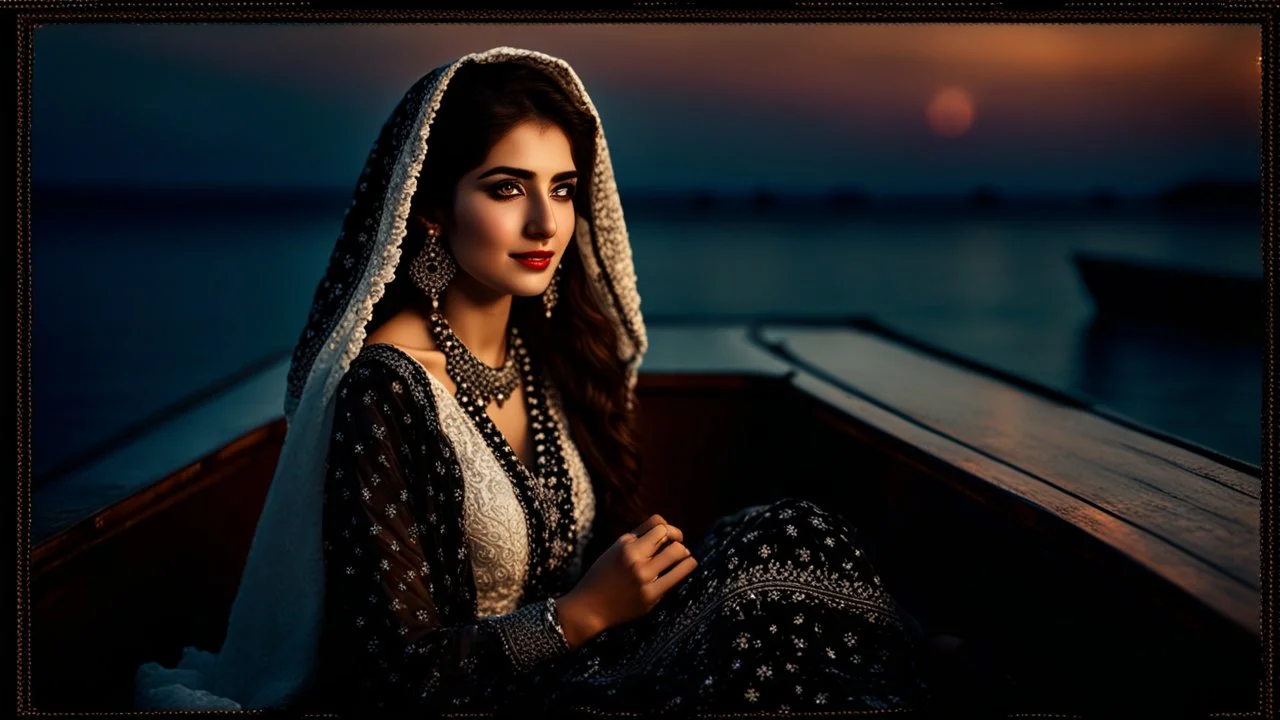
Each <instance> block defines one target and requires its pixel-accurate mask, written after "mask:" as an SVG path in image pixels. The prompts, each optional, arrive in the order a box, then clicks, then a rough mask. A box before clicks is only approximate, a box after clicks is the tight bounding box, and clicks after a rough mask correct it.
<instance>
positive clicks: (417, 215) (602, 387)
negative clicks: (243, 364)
mask: <svg viewBox="0 0 1280 720" xmlns="http://www.w3.org/2000/svg"><path fill="white" fill-rule="evenodd" d="M530 120H532V121H537V122H546V123H550V124H552V125H555V126H557V127H559V128H560V130H561V131H563V132H564V134H565V135H566V136H567V137H568V139H569V145H570V148H571V151H572V154H573V160H574V165H575V166H576V167H577V169H578V173H579V177H578V189H577V192H576V193H575V194H574V199H573V205H574V211H575V213H576V214H577V216H578V217H583V218H586V219H587V220H588V221H591V220H592V215H591V199H590V198H591V190H592V188H591V184H590V181H591V176H592V169H593V168H594V167H595V152H596V147H595V135H596V121H595V118H594V117H593V116H592V114H591V113H590V112H589V111H588V110H586V109H585V108H583V107H580V106H578V105H577V104H576V103H575V102H574V101H573V99H572V98H570V97H569V95H568V94H567V93H566V92H565V90H564V89H563V88H562V87H561V86H560V84H559V83H558V82H557V81H556V80H554V79H553V78H551V77H549V76H548V75H546V74H545V73H543V72H542V71H540V70H538V69H537V68H535V67H532V66H530V65H527V64H524V63H519V62H496V63H468V64H466V65H463V66H462V67H459V68H458V69H457V70H456V71H455V73H454V75H453V78H452V79H451V80H450V81H449V87H448V89H447V91H446V92H445V100H444V102H442V103H441V105H440V109H439V110H438V111H437V113H436V115H435V118H434V119H433V120H432V123H431V132H430V135H429V137H428V146H427V156H426V159H425V160H424V162H423V166H422V172H421V173H420V174H419V177H418V188H417V190H416V191H415V193H414V197H413V201H412V207H411V209H410V217H409V223H408V228H407V231H406V235H405V238H404V241H403V243H402V245H401V256H400V257H401V259H400V263H399V265H398V267H397V270H396V279H395V280H394V281H393V282H391V283H390V284H388V285H387V287H386V292H385V294H384V296H383V298H382V300H380V301H379V302H378V303H377V305H376V306H375V307H374V314H373V319H372V320H371V321H370V325H369V329H370V331H372V329H373V328H374V327H376V326H378V325H381V324H382V323H383V322H385V321H386V319H387V318H389V317H391V316H392V315H394V314H395V313H396V312H398V311H399V310H400V309H401V308H403V307H404V306H405V305H406V304H408V303H411V302H413V301H415V300H420V299H421V291H419V290H418V289H417V288H416V287H415V286H414V284H413V281H412V280H411V279H409V277H408V274H409V273H408V266H409V264H410V261H411V260H412V259H413V258H414V257H415V256H416V254H417V253H418V252H420V251H421V249H422V247H423V244H424V243H425V242H426V234H425V225H424V223H423V220H424V219H426V218H431V219H432V220H434V221H437V222H440V223H441V224H442V225H443V226H444V232H445V234H446V236H447V235H448V234H449V233H450V231H451V230H452V227H451V225H452V208H453V203H454V199H455V193H456V190H457V186H458V182H459V181H460V180H461V179H462V176H463V175H465V174H466V173H468V172H470V171H471V170H474V169H475V168H477V167H479V166H480V164H481V163H482V162H484V159H485V157H487V156H488V154H489V151H490V150H491V149H492V148H493V146H494V145H496V144H497V142H498V141H499V140H500V139H501V138H502V137H503V136H504V135H506V134H507V132H509V131H510V130H511V129H512V128H514V127H515V126H516V125H519V124H520V123H523V122H526V121H530ZM581 250H582V249H581V248H579V247H578V243H576V242H571V243H569V247H568V249H567V250H566V252H565V254H564V257H563V258H561V261H560V280H559V283H560V286H559V292H560V299H559V302H558V303H557V305H556V308H555V311H554V312H553V313H552V317H551V318H550V319H547V318H546V316H545V311H544V310H543V305H542V299H541V298H540V297H527V298H525V297H516V298H514V299H513V302H512V308H511V314H512V322H515V323H516V324H517V326H518V327H519V328H520V330H521V333H522V334H523V336H524V338H525V342H526V344H527V345H528V347H529V350H530V351H531V352H532V353H533V354H534V356H535V357H537V358H539V359H541V362H542V363H543V364H545V365H546V367H547V371H548V373H549V374H550V376H551V379H552V381H553V382H554V383H555V385H556V387H557V388H558V389H559V390H560V395H561V398H562V400H563V402H564V408H565V414H566V415H567V417H568V421H569V427H570V432H571V434H572V436H573V440H574V443H575V444H576V445H577V447H578V450H579V452H580V453H581V455H582V461H583V464H585V465H586V468H587V472H588V473H589V474H590V475H591V478H592V481H593V482H592V485H593V489H594V490H595V494H596V499H597V514H596V521H595V523H594V534H595V541H594V542H593V543H592V545H593V549H592V550H591V552H592V553H595V552H598V551H599V543H601V542H605V543H608V542H612V540H613V539H615V538H616V537H617V536H618V535H620V534H622V533H624V532H627V531H629V530H631V529H633V528H634V527H635V526H636V525H637V524H639V522H640V521H641V520H642V519H643V518H642V517H641V514H642V513H641V510H640V508H639V507H638V505H637V493H638V490H639V486H640V453H639V443H638V438H637V435H638V431H637V417H636V411H635V410H634V409H632V410H628V405H629V401H630V400H631V397H630V390H629V389H628V387H627V373H626V367H625V365H624V364H623V362H622V361H621V360H619V359H618V355H617V347H618V331H617V329H616V328H615V327H614V325H613V323H611V322H610V321H609V318H608V316H607V315H605V313H604V311H603V309H602V307H601V304H600V303H601V300H600V299H599V298H597V297H596V296H595V294H594V292H593V291H592V288H591V285H590V284H589V283H588V281H587V272H586V268H585V266H584V265H583V262H582V257H581V255H580V254H579V252H580V251H581ZM631 405H632V407H634V403H631Z"/></svg>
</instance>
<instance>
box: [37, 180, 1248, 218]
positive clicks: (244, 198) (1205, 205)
mask: <svg viewBox="0 0 1280 720" xmlns="http://www.w3.org/2000/svg"><path fill="white" fill-rule="evenodd" d="M352 190H353V189H352V188H342V187H257V188H254V187H202V188H198V187H185V188H184V187H162V188H157V187H145V186H127V185H119V184H114V185H113V184H107V183H99V184H87V183H86V184H57V185H55V184H39V185H34V186H33V187H32V198H33V204H34V205H35V208H34V209H35V210H36V211H37V212H39V211H40V209H41V206H42V205H43V203H71V204H73V205H74V206H75V207H76V208H77V209H86V208H94V207H99V206H104V205H105V206H110V207H115V206H118V205H120V204H127V205H136V206H139V207H140V208H143V207H145V208H153V207H155V206H157V205H160V206H166V207H168V208H170V209H173V210H179V209H183V208H191V209H195V208H208V207H211V206H221V207H223V208H224V209H228V210H232V211H236V210H238V211H241V212H243V211H252V210H260V209H272V210H289V209H298V210H311V209H332V208H335V207H336V208H343V207H345V206H346V204H347V203H348V202H349V201H350V198H351V195H352ZM619 193H620V194H621V196H622V198H623V207H624V209H627V210H632V211H644V212H646V213H648V212H661V213H670V214H672V215H675V216H679V217H696V216H707V217H722V216H724V215H725V214H726V213H732V214H736V215H743V214H747V215H750V216H769V215H774V214H776V213H781V212H792V211H806V212H812V213H818V214H821V215H832V216H839V215H862V214H879V213H880V212H890V213H896V212H901V211H904V210H911V209H917V208H929V209H931V210H939V211H941V210H952V211H960V212H964V213H975V212H978V213H981V212H995V213H998V212H999V211H1013V212H1018V211H1025V210H1035V211H1043V210H1064V211H1071V212H1076V213H1078V212H1080V211H1086V212H1089V213H1090V214H1093V213H1111V212H1120V211H1131V210H1136V211H1152V210H1155V211H1162V212H1163V211H1175V212H1182V211H1192V212H1195V211H1213V212H1222V211H1227V212H1231V213H1232V214H1233V215H1234V214H1235V213H1237V212H1239V213H1241V217H1244V215H1245V214H1247V213H1249V212H1251V211H1252V212H1260V210H1261V204H1260V197H1261V196H1260V194H1259V184H1258V183H1248V182H1241V183H1232V182H1189V183H1183V184H1180V185H1175V186H1172V187H1170V188H1169V189H1167V190H1164V191H1161V192H1159V193H1154V194H1149V195H1125V196H1122V195H1118V194H1115V193H1112V192H1109V191H1106V190H1099V191H1095V192H1093V193H1090V194H1087V195H1066V194H1062V195H1038V196H1037V195H1017V194H1006V193H1003V192H1001V191H1000V190H998V189H995V188H989V187H983V188H976V189H974V190H973V191H971V192H969V193H964V194H918V195H906V194H871V193H866V192H863V191H860V190H857V189H851V188H838V187H836V188H828V189H822V190H814V191H805V190H788V191H780V190H779V191H775V190H769V189H758V190H753V191H740V192H724V193H712V192H710V191H708V190H705V189H698V188H689V189H680V190H671V189H669V188H668V189H662V190H656V189H650V188H640V187H636V188H620V189H619Z"/></svg>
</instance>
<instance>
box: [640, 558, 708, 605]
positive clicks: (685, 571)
mask: <svg viewBox="0 0 1280 720" xmlns="http://www.w3.org/2000/svg"><path fill="white" fill-rule="evenodd" d="M696 567H698V560H697V558H695V557H694V556H692V555H690V556H689V557H687V558H685V559H684V560H681V561H680V562H679V563H676V565H675V567H673V568H671V570H670V571H668V572H667V574H666V575H663V576H661V577H659V578H658V579H657V580H654V581H653V583H652V584H651V585H650V587H652V588H653V592H655V593H656V594H657V596H658V597H662V596H663V595H666V594H667V591H669V590H670V589H671V588H673V587H675V584H676V583H678V582H680V581H681V580H683V579H685V578H686V577H688V576H689V573H691V572H693V570H694V568H696Z"/></svg>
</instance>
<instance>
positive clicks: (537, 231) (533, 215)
mask: <svg viewBox="0 0 1280 720" xmlns="http://www.w3.org/2000/svg"><path fill="white" fill-rule="evenodd" d="M557 229H559V227H558V226H557V224H556V214H555V211H554V209H553V208H552V207H551V202H550V201H549V200H547V199H546V198H543V199H541V200H535V201H534V202H532V203H530V204H529V219H528V223H527V224H526V225H525V232H526V233H527V234H528V235H529V236H530V237H534V238H538V239H544V238H549V237H555V234H556V230H557Z"/></svg>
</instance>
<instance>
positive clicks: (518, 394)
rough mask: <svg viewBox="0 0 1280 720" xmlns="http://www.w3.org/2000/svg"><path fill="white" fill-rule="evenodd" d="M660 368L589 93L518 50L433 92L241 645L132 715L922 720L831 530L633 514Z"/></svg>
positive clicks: (778, 516)
mask: <svg viewBox="0 0 1280 720" xmlns="http://www.w3.org/2000/svg"><path fill="white" fill-rule="evenodd" d="M446 90H447V92H446ZM646 347H647V340H646V336H645V330H644V324H643V320H642V318H641V315H640V310H639V295H638V294H637V292H636V284H635V274H634V270H633V267H632V262H631V252H630V248H629V245H628V239H627V233H626V228H625V225H624V223H623V218H622V210H621V205H620V202H619V199H618V195H617V191H616V186H615V185H614V181H613V174H612V169H611V165H610V160H609V155H608V150H607V147H606V145H605V141H604V135H603V131H602V130H601V128H600V125H599V118H598V115H597V114H596V112H595V109H594V107H593V105H592V104H591V101H590V99H589V98H588V96H587V94H586V92H585V90H584V89H583V87H582V84H581V82H580V81H579V80H578V78H577V76H576V74H575V73H574V72H573V70H572V69H571V68H570V67H569V66H568V65H567V64H566V63H564V62H563V61H561V60H558V59H556V58H552V57H549V56H547V55H544V54H541V53H536V52H531V51H525V50H517V49H513V48H505V47H504V48H495V49H493V50H490V51H487V52H484V53H478V54H474V55H468V56H465V57H463V58H460V59H459V60H457V61H455V62H453V63H451V64H449V65H446V66H443V67H441V68H438V69H436V70H435V71H433V72H432V73H430V74H428V75H427V76H425V77H424V78H422V79H421V80H420V81H419V82H418V83H417V84H416V85H415V86H414V87H413V88H411V89H410V90H409V92H408V93H407V94H406V95H405V97H404V99H403V100H402V102H401V103H400V105H399V106H398V107H397V109H396V111H395V112H394V113H393V115H392V117H391V118H390V120H389V121H388V122H387V124H386V125H385V127H384V129H383V131H382V134H381V136H380V137H379V138H378V141H377V142H376V143H375V144H374V146H373V149H372V151H371V152H370V154H369V159H368V162H367V164H366V166H365V169H364V172H363V173H362V175H361V178H360V181H359V184H358V188H357V190H356V194H355V198H354V200H353V201H352V205H351V207H350V208H349V210H348V213H347V217H346V219H345V221H344V226H343V232H342V234H341V235H340V236H339V239H338V244H337V246H336V247H335V249H334V251H333V253H332V255H331V258H330V264H329V268H328V271H327V274H326V277H325V278H324V280H323V281H322V282H321V283H320V286H319V287H318V289H317V292H316V295H315V298H314V302H313V307H312V312H311V316H310V318H309V322H308V325H307V327H306V329H305V330H304V331H303V334H302V337H301V338H300V341H299V343H298V345H297V348H296V350H295V354H294V358H293V366H292V368H291V372H290V378H289V381H290V384H289V393H288V398H287V401H286V414H287V417H288V418H289V420H290V426H289V435H288V437H287V438H286V443H285V449H284V452H283V454H282V457H281V461H280V465H279V467H278V468H277V476H276V478H275V479H274V480H273V484H272V489H271V492H270V494H269V496H268V498H267V503H266V507H265V508H264V512H263V515H262V518H261V520H260V521H259V529H258V533H257V535H256V536H255V539H254V545H253V548H252V550H251V553H250V558H249V562H248V565H247V567H246V571H245V576H244V579H243V580H242V583H241V588H240V592H239V594H238V596H237V599H236V603H235V605H234V607H233V609H232V617H231V623H230V627H229V631H228V636H227V640H226V642H225V643H224V646H223V648H222V649H221V651H220V652H219V653H218V654H217V655H212V654H209V653H202V652H200V651H198V650H195V649H192V648H188V650H187V653H186V654H185V656H184V658H183V662H182V663H180V666H179V668H177V669H175V670H166V669H163V668H160V667H159V666H157V665H155V664H148V665H147V666H144V667H143V668H141V669H140V671H139V686H138V688H139V689H138V695H137V697H138V703H137V704H138V705H139V706H140V707H192V706H196V705H200V706H204V707H227V708H232V707H267V706H278V705H283V704H288V703H292V702H297V701H299V700H300V699H302V698H303V697H304V696H305V693H306V691H307V690H309V689H314V690H315V694H317V695H319V696H320V697H321V698H323V701H324V702H325V703H327V704H331V705H336V706H337V707H340V708H343V709H346V710H351V711H353V712H357V713H358V712H364V711H371V710H407V711H410V712H421V711H429V710H445V711H449V710H461V711H481V712H503V711H513V712H525V713H532V712H534V711H538V712H543V713H560V714H563V713H566V712H569V711H572V710H574V709H591V710H599V711H609V710H617V711H627V712H642V713H684V712H692V711H698V710H714V711H735V710H738V711H750V712H770V711H786V710H794V711H799V710H835V711H838V710H846V709H868V708H892V707H904V706H909V705H911V704H913V703H916V702H918V701H919V700H920V698H921V697H922V692H923V687H922V684H921V683H920V681H919V680H918V679H917V673H916V672H915V669H914V663H913V645H912V642H911V638H910V634H909V633H908V632H907V631H906V630H905V627H904V621H903V619H902V617H901V616H900V615H899V613H898V612H897V611H896V607H895V604H894V601H893V599H892V598H891V597H890V596H889V594H888V593H887V592H886V591H885V590H884V588H883V587H882V584H881V581H880V579H879V577H878V576H877V575H876V574H875V572H874V571H873V569H872V568H871V567H870V565H869V563H868V562H867V561H866V558H865V557H864V556H863V554H862V552H861V550H859V549H858V548H857V547H856V545H855V544H854V543H853V541H852V536H853V532H852V530H851V529H850V528H849V527H847V526H846V525H845V524H844V522H843V521H842V520H841V519H840V518H838V517H836V516H833V515H830V514H827V513H825V512H823V511H822V510H820V509H818V508H817V507H815V506H813V505H812V504H810V503H807V502H803V501H799V500H794V499H788V500H783V501H780V502H777V503H774V504H773V505H770V506H767V507H766V506H757V507H751V508H746V509H744V510H742V511H741V512H739V513H737V514H735V515H733V516H730V517H725V518H722V519H721V520H720V521H719V522H718V523H716V525H715V526H714V527H713V528H712V530H711V531H710V532H708V533H707V534H706V536H705V537H703V538H701V539H700V540H699V541H698V542H696V543H690V544H689V545H686V544H685V538H684V535H683V532H682V531H681V530H680V529H679V528H676V527H674V526H672V525H670V524H669V523H666V522H665V521H664V520H663V519H662V518H661V517H660V516H656V515H648V516H647V517H646V513H644V512H642V510H643V509H641V508H637V507H635V506H634V498H635V497H636V495H635V489H636V486H637V479H638V462H637V454H638V453H637V448H636V443H635V437H634V435H635V431H634V422H635V419H634V412H635V407H634V402H633V394H632V393H633V388H634V384H635V380H636V372H637V369H638V367H639V365H640V362H641V359H642V357H643V354H644V352H645V349H646ZM317 457H319V458H320V460H319V461H317V460H316V458H317ZM317 680H318V682H316V681H317Z"/></svg>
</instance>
